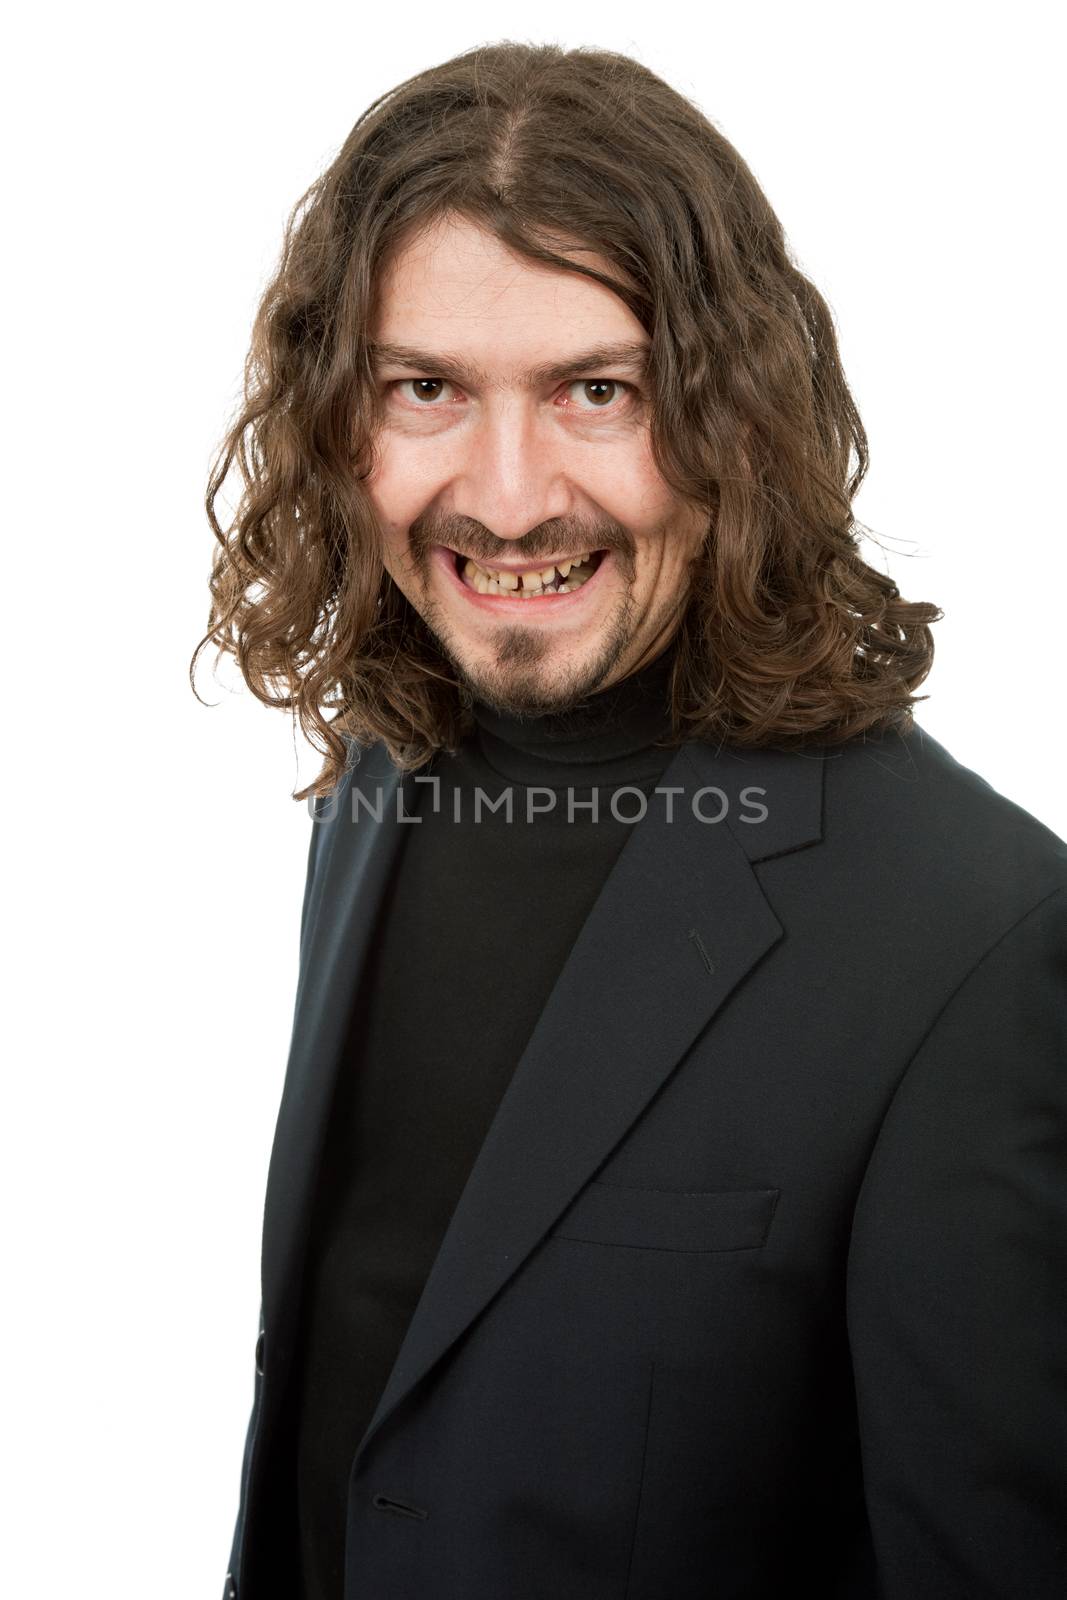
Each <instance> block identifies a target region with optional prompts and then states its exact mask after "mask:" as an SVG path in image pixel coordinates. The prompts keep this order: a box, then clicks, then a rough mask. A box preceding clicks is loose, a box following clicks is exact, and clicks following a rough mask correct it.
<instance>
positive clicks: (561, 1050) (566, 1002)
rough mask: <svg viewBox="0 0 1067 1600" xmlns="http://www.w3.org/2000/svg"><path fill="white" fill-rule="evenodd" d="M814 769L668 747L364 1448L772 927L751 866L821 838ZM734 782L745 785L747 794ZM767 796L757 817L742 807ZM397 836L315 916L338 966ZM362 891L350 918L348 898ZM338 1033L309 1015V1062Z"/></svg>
mask: <svg viewBox="0 0 1067 1600" xmlns="http://www.w3.org/2000/svg"><path fill="white" fill-rule="evenodd" d="M822 774H823V764H822V757H821V752H818V751H816V752H814V753H813V752H811V751H807V752H798V753H792V752H784V751H776V750H766V751H761V752H751V753H745V754H743V755H742V754H739V753H738V752H735V751H729V752H723V751H715V750H714V749H712V748H711V747H710V746H708V745H704V744H691V745H687V746H684V747H682V748H681V749H679V750H677V751H676V752H675V754H674V756H673V758H672V759H671V761H670V763H669V765H668V767H667V770H666V772H665V773H664V775H663V777H662V778H661V779H660V786H661V788H667V787H674V788H676V789H677V791H678V792H676V793H675V794H674V796H673V805H672V813H671V820H670V821H667V820H666V816H667V812H666V809H665V797H664V796H663V795H661V794H656V795H653V796H651V797H650V801H649V808H648V813H647V815H646V816H645V817H644V819H643V820H642V821H641V822H640V823H638V824H635V826H634V829H633V832H632V833H631V834H630V836H629V838H628V839H627V841H626V844H625V846H624V848H623V850H622V852H621V854H620V856H619V857H618V859H617V861H616V863H615V865H614V867H613V869H612V871H611V873H610V874H609V876H608V878H607V880H606V882H605V884H604V887H603V889H602V890H601V893H600V895H599V897H598V899H597V900H596V902H595V904H594V906H593V909H592V911H591V912H590V914H589V917H588V919H587V920H586V922H585V924H584V926H583V928H582V931H581V933H580V935H579V937H578V940H577V941H576V943H575V945H574V947H573V949H572V951H571V954H570V956H569V958H568V960H567V962H566V963H565V965H564V967H563V970H562V971H561V973H560V975H559V978H558V979H557V981H556V984H555V987H554V988H553V990H552V992H551V995H550V996H549V1000H548V1003H547V1005H546V1007H545V1009H544V1011H543V1013H542V1015H541V1017H540V1019H539V1020H538V1023H537V1025H536V1027H535V1028H534V1031H533V1033H532V1035H531V1036H530V1039H529V1041H528V1043H527V1046H526V1048H525V1050H524V1052H523V1054H522V1056H521V1057H520V1059H519V1062H518V1064H517V1066H516V1068H515V1071H514V1074H513V1076H512V1078H511V1080H510V1082H509V1085H508V1088H507V1090H506V1092H505V1094H504V1096H503V1099H502V1101H501V1103H500V1105H499V1108H498V1110H497V1114H496V1117H495V1119H494V1121H493V1123H492V1125H491V1127H490V1129H489V1133H488V1135H487V1137H486V1139H485V1141H484V1143H483V1145H482V1148H481V1150H480V1152H479V1154H478V1157H477V1160H476V1161H475V1163H474V1166H473V1168H472V1170H471V1173H470V1175H469V1178H468V1181H467V1183H466V1186H465V1188H464V1190H463V1193H462V1195H461V1197H460V1200H459V1203H458V1205H457V1207H456V1210H455V1212H454V1213H453V1216H452V1219H451V1221H450V1223H449V1227H448V1230H447V1232H446V1234H445V1236H444V1239H443V1241H442V1244H441V1247H440V1250H439V1252H438V1255H437V1257H436V1259H435V1261H434V1265H433V1268H432V1271H431V1272H430V1275H429V1278H428V1279H427V1282H426V1284H425V1286H424V1289H423V1293H422V1296H421V1298H420V1300H419V1302H418V1305H417V1307H416V1309H415V1313H414V1315H413V1317H412V1319H411V1322H410V1323H409V1325H408V1328H407V1332H406V1335H405V1338H404V1341H403V1344H402V1346H401V1348H400V1351H399V1354H398V1357H397V1360H396V1363H395V1365H394V1367H393V1370H392V1373H391V1374H390V1377H389V1380H388V1382H387V1384H386V1387H385V1389H384V1391H383V1393H382V1395H381V1398H380V1400H379V1403H378V1406H377V1409H376V1410H375V1413H374V1415H373V1417H372V1419H371V1422H370V1424H369V1426H368V1428H367V1430H366V1432H365V1433H364V1436H363V1440H362V1442H361V1444H360V1451H362V1450H363V1449H364V1448H366V1445H367V1443H368V1442H369V1440H370V1438H371V1437H372V1436H373V1435H374V1434H375V1433H376V1432H377V1430H378V1429H379V1428H380V1427H381V1426H382V1424H383V1423H384V1421H385V1420H386V1418H387V1417H388V1416H389V1414H390V1413H391V1412H392V1411H394V1410H395V1408H396V1407H397V1406H398V1405H399V1404H400V1403H401V1401H402V1400H403V1399H404V1398H405V1396H406V1395H408V1394H409V1393H410V1392H411V1390H412V1389H413V1387H414V1386H415V1385H416V1384H417V1383H418V1382H419V1381H420V1379H421V1378H422V1377H424V1376H425V1374H426V1373H427V1372H428V1371H429V1370H430V1368H431V1367H433V1366H434V1365H435V1364H436V1362H438V1361H439V1360H440V1359H441V1358H442V1356H444V1355H445V1353H446V1352H447V1351H448V1350H449V1349H450V1348H451V1346H452V1345H453V1344H454V1343H455V1342H456V1340H457V1339H459V1338H460V1337H461V1336H462V1334H463V1333H464V1331H465V1330H466V1329H467V1328H468V1327H469V1326H470V1324H471V1323H472V1322H473V1321H474V1319H475V1318H476V1317H477V1316H478V1315H479V1314H480V1313H481V1312H482V1311H483V1310H484V1309H485V1307H486V1306H487V1305H488V1303H489V1302H490V1300H492V1299H493V1297H494V1296H495V1295H496V1294H497V1293H499V1291H500V1290H501V1289H502V1288H503V1287H504V1285H505V1284H506V1283H507V1282H508V1280H509V1279H510V1278H511V1277H512V1276H513V1275H514V1273H516V1272H517V1271H518V1270H519V1268H520V1267H521V1266H522V1263H523V1262H524V1260H525V1259H526V1258H527V1256H528V1255H529V1254H530V1252H531V1251H532V1250H533V1249H534V1248H535V1247H536V1246H537V1244H538V1242H539V1241H540V1240H541V1239H542V1238H543V1237H544V1234H545V1232H546V1231H547V1230H548V1229H549V1228H550V1227H551V1226H552V1224H553V1223H554V1222H555V1221H556V1220H557V1218H558V1217H559V1216H560V1215H561V1213H562V1212H563V1211H564V1210H565V1209H566V1207H567V1206H568V1205H569V1203H570V1202H571V1200H572V1199H573V1198H574V1197H575V1195H576V1194H577V1192H578V1191H579V1189H581V1188H582V1187H583V1185H584V1184H585V1183H586V1182H587V1181H588V1180H589V1178H590V1177H591V1176H592V1175H593V1174H594V1173H595V1171H596V1169H597V1168H598V1167H599V1166H600V1165H601V1164H602V1162H603V1161H604V1160H605V1159H606V1158H607V1157H608V1155H609V1154H610V1153H611V1151H612V1150H613V1148H614V1147H615V1146H616V1145H617V1144H618V1142H619V1141H620V1140H621V1139H622V1138H623V1136H624V1135H625V1134H626V1131H627V1129H628V1128H629V1127H630V1126H631V1124H632V1123H633V1122H634V1120H635V1119H636V1118H637V1117H638V1116H639V1115H640V1114H641V1112H642V1110H643V1109H644V1108H645V1106H646V1105H647V1104H648V1103H649V1101H650V1100H651V1099H652V1097H653V1096H654V1095H655V1094H656V1092H657V1090H658V1089H659V1088H660V1087H661V1086H662V1085H663V1083H664V1082H665V1080H666V1079H667V1078H668V1077H669V1075H670V1074H671V1072H672V1071H673V1069H674V1068H675V1067H676V1066H677V1065H678V1063H679V1061H680V1059H681V1057H682V1056H683V1055H684V1054H685V1052H686V1051H687V1050H688V1049H689V1047H690V1046H691V1045H692V1043H693V1042H694V1040H695V1039H696V1037H697V1035H698V1034H699V1033H700V1032H701V1031H702V1030H703V1029H704V1028H705V1027H707V1025H708V1023H709V1021H710V1020H711V1019H712V1018H713V1017H714V1015H715V1013H716V1011H717V1010H718V1009H719V1007H720V1006H722V1005H723V1003H724V1002H725V1001H726V1000H727V998H728V997H729V995H730V994H731V992H732V991H733V990H734V989H735V988H736V987H737V985H738V984H739V983H741V982H742V980H743V979H744V978H745V977H746V976H747V975H748V974H749V973H750V972H751V971H752V969H753V968H754V967H755V966H756V964H757V963H758V962H759V961H760V960H761V959H762V958H763V957H764V956H765V955H766V954H767V952H768V951H769V950H770V949H771V948H772V947H773V946H774V945H775V944H776V943H777V942H778V940H779V939H781V937H782V934H783V929H782V926H781V924H780V923H779V921H778V919H777V917H776V916H775V914H774V912H773V910H772V908H771V906H770V905H769V904H768V902H767V900H766V898H765V897H764V894H763V892H762V890H761V888H760V886H759V884H758V882H757V879H756V876H755V874H754V873H753V871H752V863H753V862H754V861H758V860H762V859H765V858H766V857H767V856H770V855H778V854H782V853H785V852H786V851H789V850H795V849H799V848H802V847H803V846H805V845H807V844H811V843H814V842H815V841H816V840H818V839H819V837H820V834H821V804H822ZM386 787H387V788H388V784H387V785H386ZM716 788H717V789H720V790H721V791H722V792H723V793H724V794H725V795H726V796H727V800H728V805H729V810H728V811H727V822H726V823H725V825H724V824H723V823H715V822H712V821H702V820H700V816H701V815H703V816H704V817H707V818H713V817H715V816H716V815H717V814H718V812H719V810H720V807H721V800H720V798H719V796H718V795H717V794H716V793H714V792H709V791H711V790H714V789H716ZM744 788H751V789H752V790H753V793H752V794H751V795H750V796H748V797H747V801H746V802H745V803H742V801H741V800H740V799H739V792H740V790H742V789H744ZM760 790H762V794H760V793H759V792H758V791H760ZM760 804H762V805H763V806H765V807H766V808H767V816H766V818H765V819H764V820H762V821H760V822H745V821H744V820H742V818H743V816H744V815H746V814H747V815H752V814H753V808H754V807H756V806H758V805H760ZM408 806H409V809H413V808H414V801H413V800H411V801H409V802H408ZM347 831H348V832H349V833H352V832H354V831H355V830H353V829H348V830H347ZM396 831H397V829H396V825H395V824H386V825H385V833H384V837H383V839H382V842H381V843H380V845H379V846H378V848H377V850H376V851H374V852H371V851H368V849H367V847H366V845H364V847H363V850H362V852H359V851H357V854H356V856H355V857H354V858H353V861H352V867H353V879H352V885H353V889H352V892H346V900H347V905H346V908H345V910H344V911H343V913H341V914H340V921H339V923H338V933H337V935H336V936H335V934H334V933H332V932H331V930H330V929H329V927H325V928H320V935H319V937H318V939H317V941H316V945H315V951H314V954H315V955H317V957H318V958H319V959H320V960H323V959H324V958H325V961H324V965H326V966H327V968H329V966H330V965H336V964H337V962H338V960H339V958H340V952H341V951H342V949H343V950H344V951H345V952H346V955H345V959H346V961H347V962H349V963H352V964H357V963H360V962H361V961H362V959H363V954H364V951H365V947H366V931H367V927H368V925H369V923H370V920H371V917H372V914H373V913H372V902H373V903H374V905H376V903H377V896H378V894H379V893H380V888H381V882H382V877H383V874H384V870H385V865H386V863H387V862H388V861H390V860H391V859H392V853H393V849H394V847H395V839H394V837H393V835H394V834H395V832H396ZM343 859H344V856H343V854H342V855H341V856H339V857H336V858H335V860H336V861H343ZM360 875H362V880H363V881H362V884H361V885H360V884H359V883H358V882H357V880H358V879H359V878H360ZM357 888H358V889H359V891H360V898H361V901H362V902H363V903H362V904H361V906H360V908H359V911H358V913H357V912H354V911H353V907H352V904H351V902H352V899H353V898H354V891H355V890H356V889H357ZM357 926H358V929H359V932H358V936H357V934H356V931H355V930H356V927H357ZM329 976H330V974H329V970H326V971H324V972H323V973H321V974H320V975H319V979H318V984H319V987H318V988H316V989H315V990H314V991H313V992H309V995H308V1002H309V1003H308V1007H307V1013H308V1018H309V1023H310V1020H311V1018H312V1017H313V1015H314V1013H315V1010H316V1009H317V1008H316V1005H315V1001H316V1000H317V1001H318V1003H319V1005H321V1004H322V1003H324V1000H325V996H326V994H327V993H328V992H329V990H328V985H329ZM334 1041H335V1035H334V1034H333V1033H332V1032H330V1031H328V1029H327V1027H326V1025H325V1024H323V1023H322V1022H321V1021H320V1022H319V1023H318V1024H316V1034H315V1037H314V1039H313V1040H312V1056H313V1057H314V1059H315V1061H316V1066H317V1069H318V1070H323V1069H324V1067H325V1062H324V1056H325V1054H326V1053H327V1052H328V1050H329V1049H330V1048H331V1047H332V1046H333V1045H334ZM319 1093H320V1095H321V1094H322V1093H324V1089H323V1088H322V1087H320V1089H319ZM311 1114H312V1115H317V1114H321V1107H319V1108H312V1112H311ZM305 1140H308V1143H307V1144H305V1147H304V1148H303V1149H302V1150H301V1151H300V1152H299V1154H297V1152H296V1151H290V1152H289V1153H288V1154H287V1155H286V1156H285V1157H284V1158H283V1159H285V1160H292V1159H293V1158H294V1156H296V1158H297V1159H299V1160H304V1161H306V1160H307V1159H308V1156H309V1153H310V1151H309V1143H310V1141H309V1136H308V1135H305ZM290 1170H302V1169H300V1168H297V1169H290Z"/></svg>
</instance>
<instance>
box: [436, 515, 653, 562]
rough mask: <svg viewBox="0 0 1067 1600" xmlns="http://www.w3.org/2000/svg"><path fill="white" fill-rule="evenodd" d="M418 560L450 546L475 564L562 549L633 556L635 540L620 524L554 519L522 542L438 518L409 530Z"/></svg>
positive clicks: (452, 519) (475, 524) (467, 523)
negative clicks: (437, 547) (437, 546)
mask: <svg viewBox="0 0 1067 1600" xmlns="http://www.w3.org/2000/svg"><path fill="white" fill-rule="evenodd" d="M408 538H409V540H410V542H411V546H412V549H413V551H414V552H415V556H416V559H417V560H421V559H422V558H423V557H424V556H426V555H427V554H428V553H429V550H430V547H431V545H435V544H441V545H446V546H447V547H448V549H450V550H462V551H463V553H464V554H465V555H469V556H472V557H473V558H474V560H475V561H485V562H487V563H489V564H492V562H494V561H498V560H499V561H505V560H507V561H530V562H536V561H539V560H541V559H542V558H543V557H546V556H552V555H556V554H557V553H558V552H559V551H562V550H574V551H578V550H621V551H623V552H624V553H627V554H629V553H630V551H631V550H632V548H633V540H632V539H631V538H630V535H629V534H628V533H627V532H626V529H625V528H623V527H621V526H620V525H619V524H618V523H617V522H612V521H610V520H608V521H604V522H588V521H579V520H576V519H574V518H563V517H557V518H553V519H552V521H550V522H543V523H541V524H540V525H539V526H538V527H536V528H532V529H531V530H530V532H529V533H527V534H524V535H523V537H522V538H521V539H503V540H501V539H494V537H493V535H492V534H491V533H490V532H489V531H488V529H486V528H485V527H483V525H482V524H481V523H480V522H472V521H471V520H470V519H469V518H467V517H438V518H435V519H434V520H433V521H432V522H428V521H426V520H425V519H423V520H421V521H419V520H417V521H415V522H413V523H412V524H411V527H410V528H409V530H408Z"/></svg>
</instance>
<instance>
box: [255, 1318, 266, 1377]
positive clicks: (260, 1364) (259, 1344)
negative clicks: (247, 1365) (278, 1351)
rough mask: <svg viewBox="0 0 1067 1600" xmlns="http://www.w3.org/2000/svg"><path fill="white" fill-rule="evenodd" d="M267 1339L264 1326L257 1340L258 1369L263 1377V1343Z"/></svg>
mask: <svg viewBox="0 0 1067 1600" xmlns="http://www.w3.org/2000/svg"><path fill="white" fill-rule="evenodd" d="M265 1340H266V1333H265V1332H264V1330H263V1329H262V1328H260V1330H259V1338H258V1339H257V1340H256V1371H257V1372H258V1373H259V1376H260V1377H261V1378H262V1376H263V1345H264V1342H265Z"/></svg>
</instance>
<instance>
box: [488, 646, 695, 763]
mask: <svg viewBox="0 0 1067 1600" xmlns="http://www.w3.org/2000/svg"><path fill="white" fill-rule="evenodd" d="M673 659H674V652H673V649H672V648H671V647H670V646H668V647H667V649H666V650H664V651H662V652H661V653H660V655H658V656H657V657H656V658H655V659H654V660H653V661H650V662H648V663H647V664H646V665H645V666H644V667H641V668H640V669H639V670H638V671H637V672H634V673H631V674H630V675H629V677H626V678H623V679H621V681H620V682H618V683H615V684H612V685H611V686H610V687H609V688H607V689H599V690H595V691H594V692H593V693H592V694H590V695H587V696H586V698H585V699H584V700H580V701H577V702H576V703H575V704H574V705H572V706H570V707H568V708H567V709H566V710H565V711H549V712H543V713H541V714H540V715H530V714H526V715H518V714H513V713H510V712H501V711H496V710H494V709H493V708H492V707H490V706H487V705H485V704H484V703H483V702H482V701H480V700H475V701H474V702H473V704H472V707H471V710H472V713H473V716H474V723H475V738H476V740H477V743H478V747H479V749H480V751H481V754H482V756H483V758H484V759H485V761H486V762H487V763H488V764H489V766H491V767H492V768H493V770H494V771H495V772H497V773H499V774H500V775H501V776H503V777H505V778H508V779H510V780H511V781H513V782H515V783H536V784H545V785H547V786H548V787H551V786H552V785H553V783H555V784H557V785H567V784H581V783H587V784H596V785H598V784H609V783H616V782H619V781H625V780H626V779H627V778H631V779H632V778H634V777H654V776H658V774H659V772H660V771H661V770H662V767H663V765H664V763H665V760H666V754H667V752H666V750H665V748H664V747H663V746H662V745H660V746H657V745H656V741H657V740H661V739H663V738H664V737H665V736H666V735H669V734H670V732H671V712H670V699H669V687H670V673H671V666H672V664H673ZM643 753H644V754H645V756H646V759H645V760H644V761H643V762H642V761H641V759H640V757H641V755H642V754H643ZM646 768H647V771H646V770H645V769H646Z"/></svg>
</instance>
